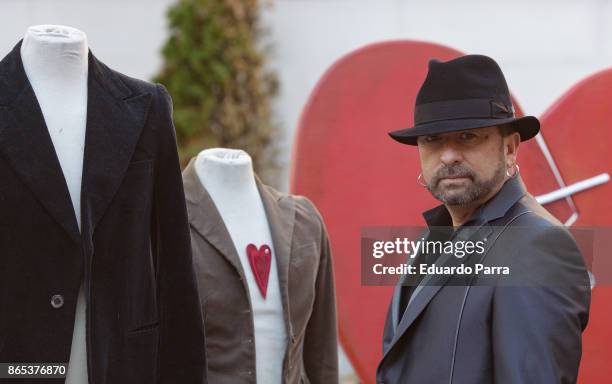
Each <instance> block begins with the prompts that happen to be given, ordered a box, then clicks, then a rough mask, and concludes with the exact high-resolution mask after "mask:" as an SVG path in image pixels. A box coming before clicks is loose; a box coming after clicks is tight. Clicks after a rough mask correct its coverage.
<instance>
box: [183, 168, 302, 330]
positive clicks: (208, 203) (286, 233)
mask: <svg viewBox="0 0 612 384" xmlns="http://www.w3.org/2000/svg"><path fill="white" fill-rule="evenodd" d="M195 160H196V157H193V158H192V159H191V160H190V161H189V163H188V164H187V167H185V169H184V171H183V185H184V188H185V200H186V202H187V207H188V212H189V223H190V225H191V226H192V227H193V228H194V229H195V230H196V231H197V232H198V233H199V234H200V235H201V236H202V237H204V238H205V239H206V240H207V241H208V242H209V243H210V244H211V245H212V246H213V247H215V248H216V249H217V251H219V253H221V255H223V257H225V258H226V259H227V260H228V262H229V263H230V264H231V265H232V266H233V267H234V269H235V270H236V272H237V273H238V274H239V275H240V276H241V277H242V282H243V283H244V284H245V285H246V279H245V278H244V270H243V268H242V264H241V263H240V258H239V256H238V252H237V251H236V247H235V246H234V243H233V241H232V239H231V237H230V234H229V231H228V230H227V227H226V226H225V223H224V222H223V218H222V217H221V215H220V214H219V211H218V210H217V207H216V206H215V203H214V201H213V200H212V198H211V196H210V194H209V193H208V191H206V189H205V188H204V186H203V185H202V183H201V182H200V179H199V177H198V175H197V173H196V170H195ZM255 182H256V184H257V188H258V190H259V194H260V196H261V199H262V202H263V206H264V210H265V212H266V217H267V219H268V223H269V225H270V232H271V235H272V242H273V245H274V252H275V259H276V263H277V267H278V274H279V276H278V278H279V286H280V289H281V295H282V301H283V307H284V309H285V315H286V316H288V311H287V308H288V303H289V289H288V286H289V284H288V276H289V260H290V255H291V241H292V238H293V227H294V221H295V207H294V202H293V199H291V198H288V195H285V194H282V193H280V192H278V191H276V190H275V189H273V188H271V187H269V186H267V185H265V184H263V183H262V182H261V180H260V179H259V177H258V176H257V175H255ZM247 289H248V287H247ZM287 319H288V317H287V318H286V320H287ZM286 323H287V324H289V322H288V321H287V322H286Z"/></svg>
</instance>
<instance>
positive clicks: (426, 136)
mask: <svg viewBox="0 0 612 384" xmlns="http://www.w3.org/2000/svg"><path fill="white" fill-rule="evenodd" d="M414 121H415V126H414V127H413V128H408V129H403V130H399V131H394V132H391V133H390V135H391V137H392V138H393V139H395V140H397V141H399V142H400V143H403V144H408V145H413V146H414V145H416V146H418V150H419V155H420V161H421V169H422V174H421V175H419V177H418V182H419V183H421V184H422V185H423V186H425V187H426V188H427V190H428V191H429V192H430V193H431V194H432V195H433V196H434V197H435V198H436V199H438V200H440V201H441V202H442V203H443V204H442V205H440V206H438V207H436V208H434V209H431V210H429V211H426V212H424V214H423V216H424V218H425V221H426V222H427V226H428V229H427V232H426V236H425V239H426V240H428V241H438V242H445V241H451V242H455V243H457V242H458V241H466V240H471V241H474V242H477V241H482V244H484V246H483V250H482V252H481V253H472V254H471V255H469V256H465V257H464V258H463V259H461V258H459V257H458V256H456V255H453V254H448V253H444V252H440V253H439V254H433V255H432V254H428V255H426V256H423V255H418V256H416V258H415V259H414V260H413V263H417V264H421V263H425V264H429V263H430V262H433V263H434V264H435V265H436V266H458V265H460V264H462V263H463V264H465V265H471V266H475V265H476V264H477V263H482V264H485V265H497V266H507V267H508V270H509V271H510V275H509V276H502V275H501V274H499V275H498V276H497V277H491V276H489V277H487V278H483V279H481V277H480V276H474V275H472V276H468V277H467V278H466V277H465V276H464V279H463V280H462V279H460V278H458V276H456V274H455V275H451V276H448V275H446V276H445V275H427V274H426V275H422V276H420V277H418V278H417V279H412V278H407V277H405V278H404V279H402V280H401V281H400V283H399V284H398V286H397V287H396V289H395V292H394V295H393V298H392V300H391V304H390V307H389V311H388V314H387V320H386V324H385V329H384V336H383V357H382V360H381V361H380V363H379V366H378V369H377V373H376V377H377V381H378V383H402V384H404V383H419V384H421V383H469V384H474V383H538V384H540V383H575V382H576V378H577V374H578V366H579V363H580V355H581V333H582V331H583V330H584V329H585V327H586V324H587V320H588V310H589V305H590V286H589V278H588V273H587V270H586V267H585V265H584V261H583V258H582V256H581V254H580V251H579V250H578V248H577V246H576V243H575V242H574V240H573V238H572V237H571V235H570V234H569V232H568V231H567V230H566V229H565V227H563V226H562V225H561V223H560V222H559V221H558V220H556V219H555V218H554V217H553V216H552V215H551V214H550V213H549V212H548V211H546V210H545V209H544V208H543V207H542V206H541V205H539V204H538V203H537V202H536V200H535V199H534V198H533V196H532V195H530V194H529V193H528V192H527V191H526V190H525V187H524V184H523V182H522V180H521V177H520V175H519V166H518V164H517V153H518V147H519V143H520V142H522V141H525V140H528V139H530V138H532V137H534V136H535V135H536V134H537V133H538V131H539V122H538V120H537V119H536V118H535V117H532V116H526V117H521V118H516V117H514V110H513V107H512V102H511V99H510V94H509V91H508V87H507V85H506V81H505V79H504V76H503V74H502V72H501V70H500V68H499V66H498V65H497V63H495V61H493V60H492V59H491V58H488V57H486V56H481V55H467V56H463V57H459V58H457V59H454V60H450V61H448V62H440V61H438V60H432V61H431V62H430V63H429V72H428V74H427V78H426V79H425V82H424V84H423V85H422V87H421V89H420V91H419V94H418V96H417V99H416V107H415V112H414ZM504 279H506V280H504ZM458 282H459V283H458Z"/></svg>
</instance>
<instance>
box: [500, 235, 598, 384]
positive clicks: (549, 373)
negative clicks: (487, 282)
mask: <svg viewBox="0 0 612 384" xmlns="http://www.w3.org/2000/svg"><path fill="white" fill-rule="evenodd" d="M523 234H524V233H523ZM524 235H525V234H524ZM527 236H528V239H525V237H527ZM527 236H525V237H522V238H521V241H520V244H519V245H517V246H516V248H515V250H514V252H513V253H512V254H511V257H512V259H513V260H514V261H512V264H511V266H512V269H511V272H510V273H511V274H512V275H514V276H515V277H513V279H514V280H513V286H498V287H496V288H495V292H494V296H493V306H492V335H493V339H492V340H493V345H492V346H493V356H492V358H493V365H494V367H493V369H494V379H495V380H494V382H495V383H496V384H499V383H503V384H505V383H508V384H521V383H551V384H552V383H575V382H576V380H577V376H578V366H579V364H580V356H581V346H582V342H581V335H582V331H583V330H584V328H585V327H586V324H587V321H588V311H589V305H590V286H589V278H588V274H587V271H586V267H585V265H584V261H583V259H582V256H581V254H580V251H579V250H578V248H577V246H576V244H575V242H574V240H573V239H572V238H571V236H570V235H569V233H568V232H567V231H566V230H565V229H564V228H562V227H547V228H540V229H536V231H535V233H534V234H533V235H527ZM523 239H524V240H523ZM515 243H516V242H515ZM517 274H520V275H517Z"/></svg>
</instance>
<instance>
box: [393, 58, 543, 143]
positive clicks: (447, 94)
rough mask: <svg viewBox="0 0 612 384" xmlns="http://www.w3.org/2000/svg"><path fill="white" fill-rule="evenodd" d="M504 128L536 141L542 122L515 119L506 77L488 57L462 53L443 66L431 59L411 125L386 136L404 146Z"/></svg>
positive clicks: (522, 118)
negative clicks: (446, 135)
mask: <svg viewBox="0 0 612 384" xmlns="http://www.w3.org/2000/svg"><path fill="white" fill-rule="evenodd" d="M502 124H508V125H510V126H511V127H513V128H514V130H515V131H517V132H518V133H519V134H520V135H521V141H525V140H528V139H530V138H532V137H534V136H535V135H536V134H537V133H538V131H539V130H540V122H539V121H538V119H537V118H535V117H533V116H523V117H515V116H514V107H513V105H512V99H511V98H510V91H508V85H507V84H506V79H505V78H504V74H503V73H502V71H501V69H500V68H499V65H497V63H496V62H495V61H494V60H493V59H491V58H490V57H487V56H483V55H465V56H461V57H458V58H456V59H453V60H449V61H446V62H442V61H439V60H437V59H433V60H430V61H429V69H428V72H427V77H426V78H425V81H424V82H423V85H422V86H421V89H420V90H419V93H418V95H417V98H416V103H415V108H414V127H411V128H406V129H400V130H397V131H392V132H389V135H390V136H391V137H392V138H393V139H395V140H397V141H399V142H400V143H403V144H409V145H417V137H419V136H423V135H435V134H440V133H446V132H454V131H463V130H466V129H473V128H484V127H491V126H495V125H502Z"/></svg>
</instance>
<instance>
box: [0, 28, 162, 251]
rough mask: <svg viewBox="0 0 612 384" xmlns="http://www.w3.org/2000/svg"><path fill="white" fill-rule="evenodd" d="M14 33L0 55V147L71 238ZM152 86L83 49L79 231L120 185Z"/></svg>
mask: <svg viewBox="0 0 612 384" xmlns="http://www.w3.org/2000/svg"><path fill="white" fill-rule="evenodd" d="M21 43H22V40H20V41H19V42H18V43H17V45H15V47H14V48H13V50H12V51H11V52H10V53H9V54H8V55H7V56H6V57H4V59H3V60H2V61H1V62H0V90H1V91H0V154H3V155H4V157H5V158H6V159H7V161H8V162H9V164H10V165H11V166H12V168H13V169H14V170H15V172H16V173H17V175H18V176H19V177H20V178H21V180H22V181H23V182H24V184H25V185H27V186H28V188H29V189H30V190H31V191H32V193H33V194H34V195H35V196H36V198H37V199H38V200H39V201H40V203H41V204H42V206H43V207H44V208H45V209H46V210H47V211H48V212H49V214H50V215H51V216H52V217H53V218H55V220H56V221H57V222H58V223H59V224H60V225H61V227H62V228H63V229H64V230H65V231H66V233H67V234H68V235H69V236H70V237H71V238H72V239H73V240H75V241H76V242H80V241H81V239H82V236H81V234H80V233H79V229H78V224H77V220H76V217H75V214H74V208H73V206H72V202H71V200H70V195H69V192H68V187H67V185H66V181H65V179H64V175H63V172H62V169H61V166H60V163H59V160H58V158H57V154H56V152H55V150H54V146H53V142H52V141H51V137H50V135H49V132H48V130H47V126H46V124H45V121H44V117H43V114H42V111H41V109H40V106H39V104H38V100H37V99H36V95H35V94H34V90H33V89H32V86H31V84H30V82H29V80H28V78H27V76H26V74H25V71H24V68H23V62H22V60H21V53H20V49H21ZM150 99H151V94H149V93H143V94H139V93H136V92H133V91H132V90H131V89H130V88H128V87H127V86H126V85H125V83H123V82H122V81H121V79H120V78H119V76H118V75H117V74H116V73H115V72H114V71H112V70H110V69H109V68H108V67H106V66H105V65H104V64H103V63H101V62H100V61H98V60H97V59H96V57H95V56H94V55H93V54H92V52H91V50H90V51H89V54H88V81H87V120H86V133H85V153H84V158H83V177H82V182H81V233H83V235H86V236H91V235H92V234H93V231H94V229H95V226H96V224H97V223H98V221H99V220H100V218H101V217H102V215H103V214H104V212H105V210H106V208H107V207H108V205H109V203H110V201H111V199H112V197H113V195H114V194H115V192H116V191H117V189H118V188H119V186H120V184H121V181H122V179H123V176H124V174H125V171H126V169H127V167H128V164H129V161H130V159H131V157H132V153H133V151H134V148H135V146H136V142H137V140H138V138H139V136H140V133H141V131H142V128H143V125H144V122H145V118H146V115H147V111H148V107H149V102H150Z"/></svg>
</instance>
